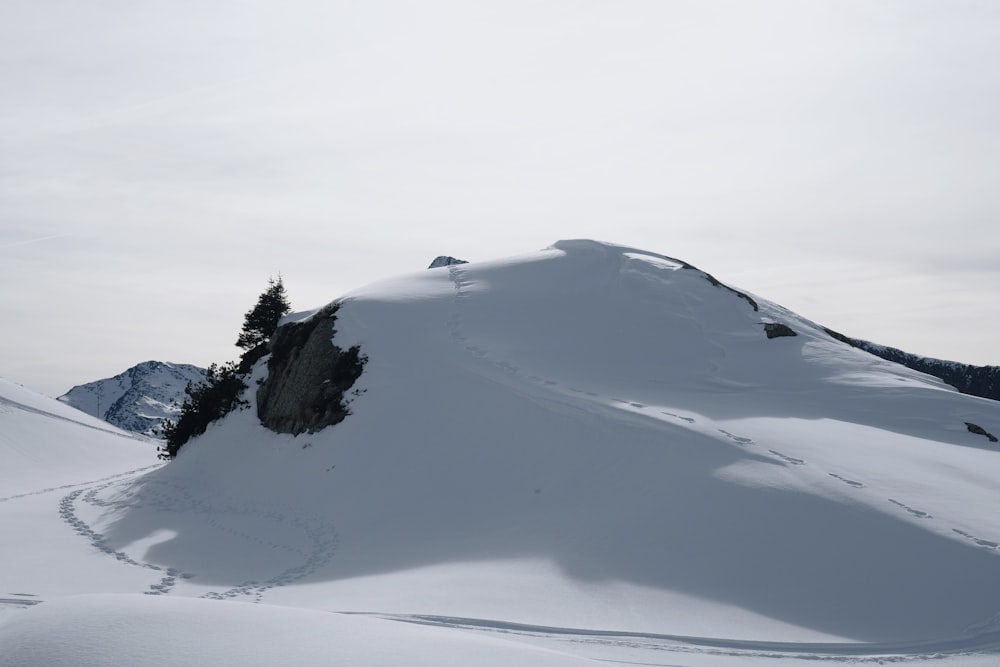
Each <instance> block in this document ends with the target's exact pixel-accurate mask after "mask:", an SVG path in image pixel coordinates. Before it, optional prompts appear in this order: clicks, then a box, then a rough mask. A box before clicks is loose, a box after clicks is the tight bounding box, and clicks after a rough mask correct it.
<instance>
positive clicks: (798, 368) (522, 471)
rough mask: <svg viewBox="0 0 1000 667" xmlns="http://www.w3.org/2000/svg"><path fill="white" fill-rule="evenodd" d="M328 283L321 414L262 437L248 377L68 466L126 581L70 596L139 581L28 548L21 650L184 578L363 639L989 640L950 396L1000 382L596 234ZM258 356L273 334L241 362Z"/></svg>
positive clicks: (806, 648)
mask: <svg viewBox="0 0 1000 667" xmlns="http://www.w3.org/2000/svg"><path fill="white" fill-rule="evenodd" d="M338 303H339V309H338V310H337V311H336V321H335V323H334V328H335V331H336V333H335V335H334V339H333V340H334V342H335V343H336V345H338V346H339V347H341V348H347V347H350V346H353V345H358V346H360V348H361V351H362V352H363V353H364V354H365V355H366V356H367V359H368V361H367V363H366V365H365V367H364V371H363V373H362V375H361V376H360V378H359V379H358V381H357V382H356V384H355V385H354V387H353V389H352V390H351V392H350V394H349V399H348V401H349V402H348V405H347V406H346V407H347V409H348V411H349V414H348V416H347V418H346V419H344V421H342V422H341V423H339V424H336V425H334V426H331V427H328V428H326V429H324V430H322V431H319V432H317V433H311V434H310V433H303V434H301V435H298V436H292V435H287V434H277V433H272V432H270V431H268V430H267V429H265V428H263V427H262V426H260V424H259V422H258V420H257V417H256V406H255V405H254V392H253V391H250V392H248V394H247V398H248V399H249V400H250V401H251V407H250V408H249V409H247V410H244V411H241V412H237V413H234V414H231V415H230V416H228V417H227V418H225V419H224V420H223V421H222V422H219V423H216V424H214V425H212V426H211V427H210V428H209V430H208V432H207V433H205V434H204V435H203V436H201V437H198V438H196V439H194V440H192V441H191V442H190V443H188V445H186V446H185V447H184V449H183V450H182V451H181V452H180V455H179V456H178V457H177V458H176V459H175V460H174V461H172V462H171V463H169V464H167V465H165V466H163V467H161V468H158V469H155V470H152V471H149V472H146V473H144V474H138V473H136V474H135V475H133V476H130V477H126V478H122V480H121V481H120V482H112V483H110V484H102V485H97V486H93V487H81V488H83V489H84V490H85V492H84V493H82V494H80V495H76V496H73V497H69V496H67V498H68V500H66V499H65V498H64V501H65V507H64V509H65V511H66V513H67V514H68V515H71V516H72V517H74V519H75V520H77V521H79V522H80V523H79V530H80V534H81V536H82V538H81V539H80V542H82V543H84V544H90V545H91V546H98V550H99V551H100V550H102V553H103V554H104V558H105V559H106V560H107V561H114V562H115V563H116V565H115V566H116V567H118V568H119V569H120V570H121V571H122V573H123V574H122V577H123V579H121V580H118V581H117V583H115V584H114V586H108V585H95V586H94V587H92V588H91V589H90V590H80V587H79V586H78V587H77V588H74V589H73V590H72V591H71V592H81V593H107V592H115V593H123V592H128V590H131V591H132V592H133V593H141V592H145V593H147V594H149V596H150V597H149V598H148V599H144V601H143V602H141V603H138V602H135V603H133V602H123V601H122V600H120V599H117V598H114V599H108V598H102V597H98V598H94V597H88V598H85V599H81V600H80V601H78V602H71V601H64V602H60V601H59V600H58V597H59V594H60V591H59V589H58V587H56V586H51V585H49V584H48V583H47V582H45V581H44V580H43V578H42V577H43V574H42V573H41V572H38V571H34V570H31V569H27V568H23V569H22V572H21V573H20V576H19V580H18V581H19V584H18V586H19V587H20V588H21V589H22V590H21V591H20V592H22V593H27V594H34V595H38V596H40V597H44V598H45V599H48V600H54V601H55V602H57V604H54V605H52V606H48V605H45V604H43V605H38V606H37V607H33V608H31V609H29V610H27V611H23V612H19V613H18V614H17V619H18V623H17V624H16V625H15V624H13V622H11V623H8V624H7V625H3V626H0V640H3V639H6V640H8V641H11V640H14V639H16V640H17V642H19V643H18V646H20V647H22V648H21V649H19V650H21V651H22V652H21V653H20V654H17V655H18V656H24V655H32V656H34V657H38V656H45V655H48V654H46V653H44V651H43V648H42V645H43V643H44V637H45V633H44V632H43V631H42V630H40V629H39V628H46V627H48V628H53V627H72V626H73V623H74V621H76V620H79V619H81V618H85V617H86V616H87V615H88V614H91V613H93V612H95V611H97V610H100V611H101V614H102V616H103V617H109V618H110V617H122V616H125V615H127V613H128V611H127V610H128V609H138V608H139V607H136V605H140V606H141V608H142V609H145V610H147V612H144V613H150V614H153V616H154V618H155V617H156V615H157V614H158V613H162V614H164V615H165V616H164V618H171V619H175V621H176V619H178V618H181V617H182V616H183V614H184V607H183V606H182V605H183V604H187V602H183V603H182V602H181V601H180V600H176V601H170V600H169V598H196V597H202V598H207V599H208V600H217V599H225V600H235V601H245V602H255V603H258V607H260V608H262V609H266V608H271V609H275V611H274V614H273V615H272V616H271V617H270V622H273V624H274V625H272V627H274V628H283V627H289V626H290V625H294V623H295V622H298V621H290V620H288V617H286V616H282V614H285V613H286V612H288V611H289V610H285V611H280V610H277V607H275V608H272V607H271V605H277V606H278V607H296V608H299V610H300V611H301V610H325V611H333V612H350V615H349V616H344V615H342V614H337V615H330V620H329V623H330V624H331V625H330V626H329V627H330V628H335V627H336V628H339V629H338V630H336V631H337V632H343V633H347V634H349V633H350V632H351V631H350V629H349V628H348V627H347V625H345V624H350V623H351V622H352V620H350V619H354V620H358V619H359V617H360V616H367V617H369V618H368V619H367V620H380V621H382V622H383V625H380V626H377V627H378V628H381V629H378V630H372V632H373V635H371V636H381V637H391V636H393V635H392V631H390V630H388V628H390V627H408V628H412V627H416V628H420V629H421V630H427V631H430V630H433V631H440V632H443V633H444V634H442V635H435V636H441V637H452V638H454V637H463V638H466V639H470V640H475V641H479V640H485V639H489V640H491V641H492V640H494V639H497V640H502V641H503V646H505V647H507V648H509V649H511V650H515V649H516V650H522V649H525V648H526V647H530V648H536V647H540V648H543V649H546V650H550V651H555V653H545V654H544V655H543V654H532V657H531V658H527V659H526V661H522V662H520V663H519V664H561V663H559V661H563V660H566V661H570V662H567V664H572V661H577V660H579V661H601V662H603V663H604V664H609V663H610V664H634V663H645V664H692V665H709V664H725V665H737V664H764V663H771V662H772V661H774V662H777V663H779V664H783V665H795V664H814V661H815V660H816V659H823V660H829V661H834V662H856V661H869V660H871V661H874V660H877V659H882V658H886V657H890V658H892V659H900V660H904V659H905V660H906V661H907V662H908V664H919V663H922V662H924V661H926V662H927V663H928V664H930V663H931V662H933V664H947V665H958V664H977V663H976V661H980V662H981V661H982V660H983V659H984V656H993V657H995V656H996V653H995V652H996V651H997V650H998V648H1000V628H998V626H997V625H996V624H995V620H994V619H995V618H997V617H998V613H1000V602H998V600H1000V552H998V549H1000V527H998V524H997V522H996V519H995V511H994V509H995V508H996V507H997V506H998V501H1000V488H998V487H997V485H996V483H995V480H996V479H997V477H998V475H1000V452H998V451H997V447H996V445H994V444H992V443H991V442H990V441H989V440H988V438H987V437H985V436H983V435H980V434H977V433H973V432H971V431H970V430H969V427H968V426H967V424H975V425H977V426H978V427H980V428H981V429H982V430H984V431H986V432H989V433H998V432H1000V404H998V403H996V402H994V401H989V400H985V399H981V398H976V397H973V396H968V395H963V394H960V393H959V392H957V391H955V390H954V389H952V388H951V387H948V386H947V385H945V384H944V383H942V382H941V381H940V380H938V379H936V378H932V377H930V376H927V375H923V374H921V373H919V372H916V371H913V370H910V369H908V368H905V367H903V366H900V365H897V364H894V363H891V362H888V361H884V360H881V359H877V358H876V357H874V356H872V355H870V354H868V353H865V352H863V351H861V350H858V349H855V348H853V347H851V346H850V345H847V344H845V343H843V342H841V341H839V340H837V339H835V338H833V337H831V336H830V335H829V334H828V333H827V332H826V331H825V330H824V329H823V328H822V327H819V326H817V325H815V324H813V323H811V322H809V321H808V320H805V319H803V318H801V317H799V316H797V315H795V314H794V313H791V312H789V311H787V310H785V309H783V308H781V307H780V306H777V305H775V304H772V303H770V302H768V301H766V300H765V299H763V298H760V297H758V296H756V295H750V294H747V293H745V292H741V291H739V290H737V289H732V288H729V287H727V286H725V285H723V284H721V283H719V282H718V281H717V280H715V279H714V278H712V276H710V275H709V274H706V273H704V272H702V271H700V270H698V269H695V268H694V267H691V266H690V265H688V264H685V263H684V262H681V261H679V260H675V259H671V258H669V257H666V256H663V255H659V254H654V253H650V252H646V251H642V250H638V249H630V248H623V247H619V246H613V245H610V244H602V243H596V242H592V241H561V242H559V243H557V244H556V245H555V246H553V247H552V248H549V249H546V250H544V251H541V252H536V253H530V254H526V255H523V256H517V257H513V258H507V259H503V260H498V261H493V262H475V263H469V264H461V265H450V266H444V267H441V268H436V269H432V270H429V271H424V272H421V273H415V274H410V275H406V276H401V277H399V278H397V279H392V280H388V281H384V282H380V283H376V284H374V285H371V286H368V287H365V288H362V289H359V290H356V291H354V292H351V293H349V294H347V295H346V296H344V297H343V298H341V299H339V300H338ZM319 312H328V311H322V310H321V309H318V310H317V311H316V313H319ZM316 313H313V312H307V313H299V314H296V315H294V316H291V317H290V318H288V321H289V322H302V321H303V320H306V319H308V318H309V317H311V316H315V314H316ZM779 325H781V326H779ZM769 332H770V333H772V334H774V333H775V332H781V333H784V334H785V335H780V336H777V337H769V336H768V333H769ZM791 333H794V335H789V334H791ZM266 374H267V360H266V359H265V360H262V361H261V362H260V363H259V364H258V365H257V367H256V368H255V371H254V376H253V377H252V378H251V381H250V382H249V383H248V384H249V386H251V387H256V386H257V381H258V380H264V379H265V376H266ZM88 489H89V490H88ZM39 497H41V496H39ZM8 505H9V504H8ZM0 510H2V511H8V508H7V506H6V505H3V506H0ZM125 577H130V579H128V581H129V582H135V581H136V580H142V581H143V582H144V583H143V584H142V585H134V584H133V583H128V584H125V583H123V582H124V581H125V579H124V578H125ZM130 586H131V588H130ZM84 588H85V587H84ZM162 596H167V597H168V599H166V600H163V601H162V602H163V603H164V604H162V605H161V604H160V603H158V602H155V600H154V599H157V598H161V597H162ZM168 602H169V605H168V604H167V603H168ZM190 602H192V603H194V602H195V601H190ZM200 604H202V602H199V605H200ZM46 607H48V609H49V611H47V612H46V611H45V609H46ZM223 608H225V609H226V610H229V611H226V612H218V613H220V614H222V615H223V617H226V615H228V614H230V612H231V613H232V614H236V615H237V616H238V615H239V614H243V612H242V611H238V610H239V609H242V608H243V607H242V606H225V605H224V606H223ZM204 609H205V607H203V606H199V607H197V609H195V608H194V607H190V608H189V611H190V612H191V613H192V614H196V615H198V614H204V616H203V618H205V619H211V618H213V617H214V616H213V615H214V614H215V613H216V612H214V611H213V612H206V611H203V610H204ZM212 609H216V607H212ZM157 610H160V611H157ZM233 610H237V611H233ZM260 613H261V614H266V613H267V612H265V611H261V612H260ZM32 618H34V619H36V621H35V622H34V623H29V621H30V620H31V619H32ZM232 618H236V616H233V617H232ZM255 618H257V619H265V617H264V616H256V617H255ZM282 619H284V620H282ZM385 619H389V620H391V621H392V623H389V622H388V621H385ZM171 622H174V621H171ZM178 622H179V621H178ZM248 622H249V621H248ZM254 622H256V621H254ZM262 622H264V623H265V625H266V623H267V622H268V621H267V620H266V619H265V620H263V621H262ZM301 622H303V623H307V624H309V625H308V627H313V626H312V625H311V624H312V623H314V622H316V623H319V624H322V623H323V622H324V621H322V620H319V619H317V617H309V618H308V619H305V617H303V619H302V620H301ZM206 624H207V620H206ZM414 624H416V625H414ZM232 625H234V626H237V625H239V623H237V622H235V621H234V622H233V623H232ZM432 626H435V627H432ZM178 627H179V626H178ZM247 627H250V626H247ZM253 627H257V628H259V627H260V626H253ZM366 627H368V626H366ZM226 628H227V630H225V632H232V633H233V635H232V636H233V637H237V638H238V641H241V642H249V645H253V641H254V639H253V637H252V636H251V635H252V634H259V632H260V631H259V630H258V632H257V633H251V632H249V631H247V632H244V633H242V634H241V633H240V631H239V630H238V628H235V627H233V628H230V625H226ZM184 632H186V633H187V634H185V635H183V636H184V637H185V638H187V640H188V641H198V639H199V637H200V635H199V632H198V630H197V628H191V627H188V628H187V629H186V630H184ZM5 633H6V634H5ZM33 633H34V634H33ZM223 636H226V635H224V634H223ZM344 636H346V634H345V635H344ZM154 639H155V638H154ZM422 640H423V639H420V641H422ZM463 641H464V640H463ZM0 644H2V642H0ZM116 645H118V646H120V645H121V642H120V641H119V642H118V644H116ZM154 645H157V644H156V643H155V641H154ZM350 646H351V647H352V648H356V646H355V645H354V644H351V645H350ZM438 646H440V647H441V648H439V649H438V652H437V653H434V652H431V653H422V652H419V651H418V653H417V654H416V655H418V656H422V657H424V658H427V659H430V658H429V656H434V657H435V658H437V659H440V658H441V657H443V656H444V655H446V654H447V651H448V650H449V648H448V645H447V644H438ZM126 648H129V650H136V649H135V647H126ZM319 648H321V647H317V650H319ZM326 648H327V649H330V647H329V646H326ZM46 650H47V649H46ZM123 650H124V649H123ZM330 650H335V649H330ZM421 650H423V649H421ZM470 650H473V651H474V652H476V651H479V652H480V653H479V655H481V656H487V655H501V653H491V651H493V650H499V649H497V648H496V646H493V648H486V647H485V646H473V647H472V648H471V649H470ZM0 651H2V649H0ZM32 651H34V653H31V652H32ZM11 655H13V654H11ZM318 655H320V653H316V654H315V656H314V657H316V656H318ZM373 655H374V654H373ZM463 655H468V654H463ZM0 657H3V654H2V652H0ZM410 657H411V658H412V655H411V656H410ZM987 659H988V658H987ZM304 660H305V662H306V663H307V664H322V663H321V662H320V661H319V659H318V657H317V659H316V661H315V662H312V663H310V662H309V657H308V656H307V657H306V658H304ZM515 662H516V660H515ZM95 664H96V663H95ZM234 664H235V663H234ZM352 664H357V663H352ZM371 664H402V661H401V656H400V655H398V654H397V655H395V656H394V657H393V656H388V657H384V658H379V659H378V660H376V659H374V658H373V659H372V662H371ZM510 664H514V663H510Z"/></svg>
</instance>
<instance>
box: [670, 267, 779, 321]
mask: <svg viewBox="0 0 1000 667" xmlns="http://www.w3.org/2000/svg"><path fill="white" fill-rule="evenodd" d="M681 264H682V265H683V266H684V268H685V269H694V270H695V271H698V272H699V273H701V274H702V275H703V276H705V280H707V281H708V282H710V283H712V284H713V285H715V286H716V287H721V288H722V289H725V290H729V291H730V292H732V293H733V294H735V295H736V296H738V297H739V298H741V299H743V300H744V301H746V302H747V303H749V304H750V306H751V307H752V308H753V309H754V311H759V310H760V306H758V305H757V302H756V301H754V300H753V298H752V297H751V296H750V295H749V294H747V293H745V292H741V291H739V290H737V289H733V288H732V287H730V286H729V285H726V284H725V283H723V282H722V281H720V280H719V279H718V278H716V277H715V276H713V275H712V274H711V273H706V272H704V271H702V270H701V269H699V268H698V267H696V266H692V265H690V264H688V263H687V262H681Z"/></svg>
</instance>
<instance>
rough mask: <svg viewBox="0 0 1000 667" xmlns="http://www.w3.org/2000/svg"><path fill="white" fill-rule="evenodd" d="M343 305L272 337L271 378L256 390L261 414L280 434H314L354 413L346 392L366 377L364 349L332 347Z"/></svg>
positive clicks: (269, 370)
mask: <svg viewBox="0 0 1000 667" xmlns="http://www.w3.org/2000/svg"><path fill="white" fill-rule="evenodd" d="M338 307H339V304H332V305H331V306H328V307H327V308H325V309H323V310H322V311H320V312H318V313H316V315H314V316H313V317H311V318H310V319H308V320H306V321H304V322H293V323H290V324H286V325H284V326H282V327H279V328H278V330H277V331H276V332H275V333H274V336H273V337H272V339H271V344H270V352H271V358H270V359H269V360H268V363H267V368H268V376H267V379H266V380H265V381H264V382H263V383H262V384H261V385H260V388H259V389H258V390H257V416H258V417H259V418H260V422H261V424H263V425H264V426H266V427H267V428H269V429H271V430H272V431H275V432H277V433H291V434H292V435H298V434H299V433H305V432H309V433H315V432H316V431H319V430H321V429H323V428H325V427H327V426H330V425H332V424H336V423H338V422H340V421H342V420H343V419H344V417H346V416H347V415H348V414H350V412H349V410H348V409H347V404H346V402H345V400H344V394H345V393H346V392H347V391H348V390H349V389H350V388H351V387H352V386H353V385H354V382H355V381H356V380H357V379H358V378H359V377H360V376H361V371H362V370H363V368H364V363H365V361H366V358H365V357H364V356H363V355H362V354H361V350H360V348H358V347H357V346H354V347H352V348H349V349H347V350H343V349H341V348H339V347H337V346H336V345H334V344H333V335H334V323H335V322H336V320H337V317H336V312H337V309H338Z"/></svg>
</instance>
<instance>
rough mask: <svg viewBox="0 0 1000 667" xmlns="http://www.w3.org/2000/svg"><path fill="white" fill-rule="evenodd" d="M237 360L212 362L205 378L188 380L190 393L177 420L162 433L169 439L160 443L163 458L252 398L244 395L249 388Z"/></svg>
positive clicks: (172, 455) (164, 426) (188, 391)
mask: <svg viewBox="0 0 1000 667" xmlns="http://www.w3.org/2000/svg"><path fill="white" fill-rule="evenodd" d="M243 377H244V376H243V375H242V374H241V373H240V372H239V370H238V368H237V366H236V364H235V362H232V361H230V362H228V363H225V364H222V365H221V366H220V365H219V364H212V365H211V366H209V367H208V370H207V371H206V372H205V381H204V382H199V383H197V384H195V383H193V382H188V385H187V387H186V388H185V389H184V393H185V394H187V395H188V397H187V398H186V399H184V403H183V405H181V414H180V416H179V417H178V418H177V421H172V420H167V421H166V422H164V424H163V428H162V430H161V433H162V434H163V437H165V438H166V440H167V442H166V444H164V445H163V446H161V447H160V449H159V452H160V458H161V459H172V458H174V457H175V456H177V452H178V451H179V450H180V448H181V447H183V446H184V443H186V442H187V441H188V440H190V439H191V438H193V437H194V436H196V435H201V434H202V433H204V432H205V429H207V428H208V425H209V424H211V423H212V422H213V421H215V420H216V419H221V418H222V417H225V416H226V415H227V414H229V413H230V412H232V411H233V410H235V409H236V408H243V407H246V406H248V405H249V402H247V401H245V400H243V399H241V398H240V394H242V393H243V390H244V389H246V388H247V385H246V383H245V382H244V381H243Z"/></svg>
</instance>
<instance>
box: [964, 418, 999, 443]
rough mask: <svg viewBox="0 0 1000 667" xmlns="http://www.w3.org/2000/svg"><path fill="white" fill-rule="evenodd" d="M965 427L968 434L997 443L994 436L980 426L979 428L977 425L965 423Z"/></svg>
mask: <svg viewBox="0 0 1000 667" xmlns="http://www.w3.org/2000/svg"><path fill="white" fill-rule="evenodd" d="M965 427H966V428H967V429H969V432H970V433H975V434H976V435H985V436H986V437H987V439H989V441H990V442H996V441H997V437H996V436H995V435H993V434H992V433H990V432H989V431H987V430H986V429H984V428H983V427H982V426H979V425H978V424H973V423H972V422H965Z"/></svg>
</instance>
